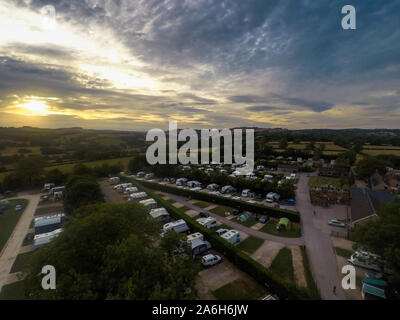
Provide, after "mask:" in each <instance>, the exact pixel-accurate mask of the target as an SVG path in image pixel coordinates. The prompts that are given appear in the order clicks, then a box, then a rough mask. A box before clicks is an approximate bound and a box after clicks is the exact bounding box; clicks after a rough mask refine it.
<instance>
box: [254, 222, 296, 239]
mask: <svg viewBox="0 0 400 320" xmlns="http://www.w3.org/2000/svg"><path fill="white" fill-rule="evenodd" d="M277 223H278V220H277V219H274V218H270V220H269V221H268V222H267V223H266V224H265V225H264V226H263V227H262V228H261V229H260V230H259V231H262V232H265V233H269V234H272V235H274V236H279V237H286V238H299V237H301V228H300V225H299V224H298V223H294V222H292V223H291V227H290V230H276V225H277Z"/></svg>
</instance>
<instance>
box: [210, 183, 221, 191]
mask: <svg viewBox="0 0 400 320" xmlns="http://www.w3.org/2000/svg"><path fill="white" fill-rule="evenodd" d="M207 189H208V190H210V191H217V190H218V189H219V185H217V184H216V183H211V184H209V185H208V186H207Z"/></svg>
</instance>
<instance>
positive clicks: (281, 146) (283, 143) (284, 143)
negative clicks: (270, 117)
mask: <svg viewBox="0 0 400 320" xmlns="http://www.w3.org/2000/svg"><path fill="white" fill-rule="evenodd" d="M287 146H288V141H287V139H286V138H282V139H281V141H279V149H286V148H287Z"/></svg>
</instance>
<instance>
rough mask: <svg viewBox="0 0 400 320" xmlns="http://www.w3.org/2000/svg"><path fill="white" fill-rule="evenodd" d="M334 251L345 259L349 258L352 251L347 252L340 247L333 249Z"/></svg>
mask: <svg viewBox="0 0 400 320" xmlns="http://www.w3.org/2000/svg"><path fill="white" fill-rule="evenodd" d="M335 251H336V254H337V255H338V256H341V257H343V258H346V259H348V258H350V256H351V255H352V254H353V251H352V250H347V249H343V248H340V247H335Z"/></svg>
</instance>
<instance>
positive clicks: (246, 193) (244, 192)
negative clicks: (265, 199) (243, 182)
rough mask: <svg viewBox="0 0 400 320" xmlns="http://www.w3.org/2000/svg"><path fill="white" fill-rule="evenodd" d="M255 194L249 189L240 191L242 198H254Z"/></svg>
mask: <svg viewBox="0 0 400 320" xmlns="http://www.w3.org/2000/svg"><path fill="white" fill-rule="evenodd" d="M255 196H256V194H255V193H254V192H253V191H251V190H250V189H243V190H242V197H248V198H254V197H255Z"/></svg>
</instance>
